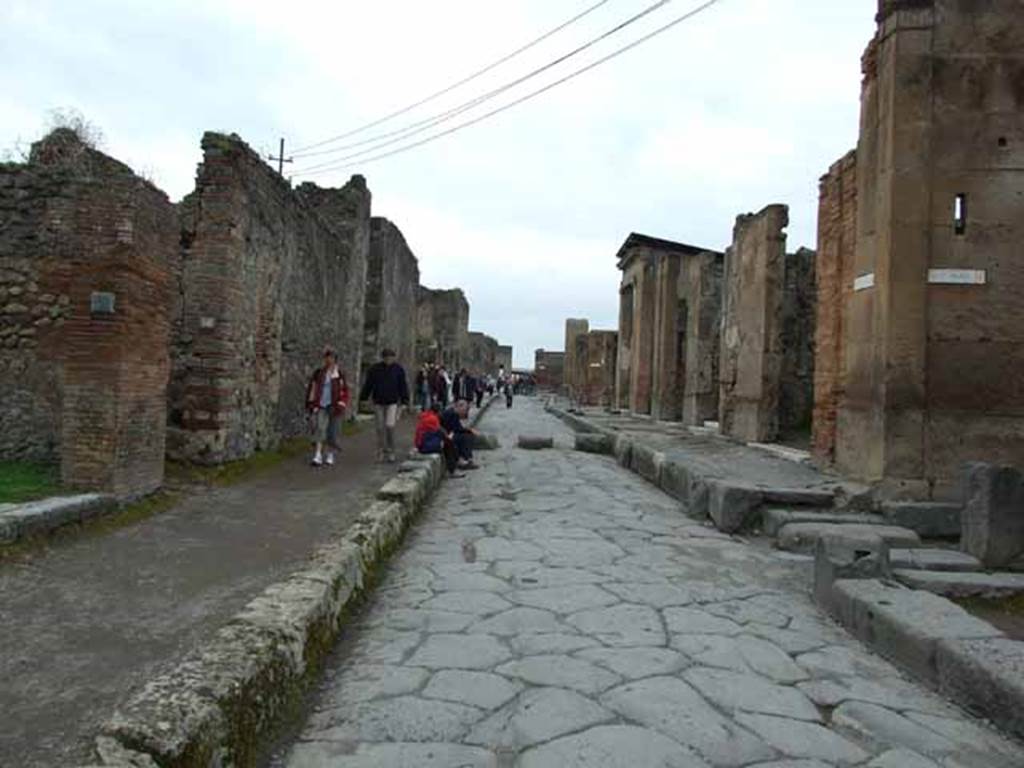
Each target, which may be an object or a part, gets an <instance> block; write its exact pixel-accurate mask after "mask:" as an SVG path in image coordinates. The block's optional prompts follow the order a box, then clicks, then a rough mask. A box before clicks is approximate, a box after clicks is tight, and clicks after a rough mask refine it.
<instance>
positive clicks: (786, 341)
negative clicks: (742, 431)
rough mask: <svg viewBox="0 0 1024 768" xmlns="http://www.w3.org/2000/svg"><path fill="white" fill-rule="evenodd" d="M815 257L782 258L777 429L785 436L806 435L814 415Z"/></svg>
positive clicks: (809, 252) (807, 253)
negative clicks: (783, 293) (780, 355)
mask: <svg viewBox="0 0 1024 768" xmlns="http://www.w3.org/2000/svg"><path fill="white" fill-rule="evenodd" d="M816 257H817V254H816V253H815V252H814V251H812V250H810V249H807V248H801V249H799V250H798V251H797V252H796V253H790V254H787V256H786V289H785V295H784V296H783V299H782V370H781V372H780V376H779V430H780V432H782V433H783V434H785V435H787V436H794V435H799V436H801V437H803V436H804V435H807V434H809V433H810V430H811V421H812V417H813V414H814V369H815V348H814V332H815V321H816V314H815V310H816V307H817V303H818V299H817V284H816V281H815V260H816Z"/></svg>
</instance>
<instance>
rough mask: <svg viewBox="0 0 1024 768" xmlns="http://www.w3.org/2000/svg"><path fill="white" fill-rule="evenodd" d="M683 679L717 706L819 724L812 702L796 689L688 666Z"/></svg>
mask: <svg viewBox="0 0 1024 768" xmlns="http://www.w3.org/2000/svg"><path fill="white" fill-rule="evenodd" d="M683 678H684V679H685V680H686V681H687V682H688V683H690V684H691V685H693V686H694V687H695V688H696V689H697V690H698V691H700V693H701V694H702V695H703V696H704V698H706V699H708V700H709V701H711V702H714V703H715V704H717V705H718V706H719V707H721V708H723V709H725V710H726V711H730V710H741V711H744V712H757V713H761V714H766V715H779V716H781V717H786V718H790V719H793V720H807V721H815V722H816V721H818V720H820V719H821V714H820V713H819V712H818V709H817V707H815V706H814V703H813V702H812V701H811V700H810V699H808V698H807V697H806V696H805V695H804V694H803V693H801V692H800V691H799V690H797V689H796V688H791V687H789V686H783V685H776V684H775V683H772V682H769V681H768V680H765V679H764V678H763V677H760V676H758V675H755V674H751V673H748V672H735V671H733V670H728V669H711V668H708V667H691V668H690V669H688V670H686V671H685V672H684V673H683Z"/></svg>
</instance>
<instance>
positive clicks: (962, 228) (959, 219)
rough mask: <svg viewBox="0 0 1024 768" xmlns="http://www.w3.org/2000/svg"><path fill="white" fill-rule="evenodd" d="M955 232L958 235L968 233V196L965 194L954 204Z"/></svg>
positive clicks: (960, 194) (960, 195)
mask: <svg viewBox="0 0 1024 768" xmlns="http://www.w3.org/2000/svg"><path fill="white" fill-rule="evenodd" d="M953 231H954V232H956V234H958V235H962V234H964V233H965V232H967V195H965V194H964V193H963V192H961V193H959V194H958V195H957V196H956V199H955V200H954V202H953Z"/></svg>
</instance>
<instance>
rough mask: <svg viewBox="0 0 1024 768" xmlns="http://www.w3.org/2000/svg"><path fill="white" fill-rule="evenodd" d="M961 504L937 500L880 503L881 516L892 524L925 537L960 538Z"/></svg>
mask: <svg viewBox="0 0 1024 768" xmlns="http://www.w3.org/2000/svg"><path fill="white" fill-rule="evenodd" d="M962 514H963V505H962V504H947V503H943V502H937V501H924V502H917V501H914V502H907V501H889V502H885V503H884V504H882V516H883V517H884V518H885V519H886V520H888V521H889V522H890V523H892V524H893V525H899V526H902V527H904V528H909V529H910V530H912V531H917V533H918V535H920V536H923V537H924V538H926V539H958V538H960V518H961V515H962Z"/></svg>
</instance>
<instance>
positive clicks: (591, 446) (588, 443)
mask: <svg viewBox="0 0 1024 768" xmlns="http://www.w3.org/2000/svg"><path fill="white" fill-rule="evenodd" d="M575 445H576V450H577V451H581V452H583V453H600V454H604V455H608V456H610V455H611V454H612V453H614V450H615V441H614V440H613V439H612V437H611V435H605V434H601V433H597V432H592V433H582V432H581V433H578V434H577V435H576V444H575Z"/></svg>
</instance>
